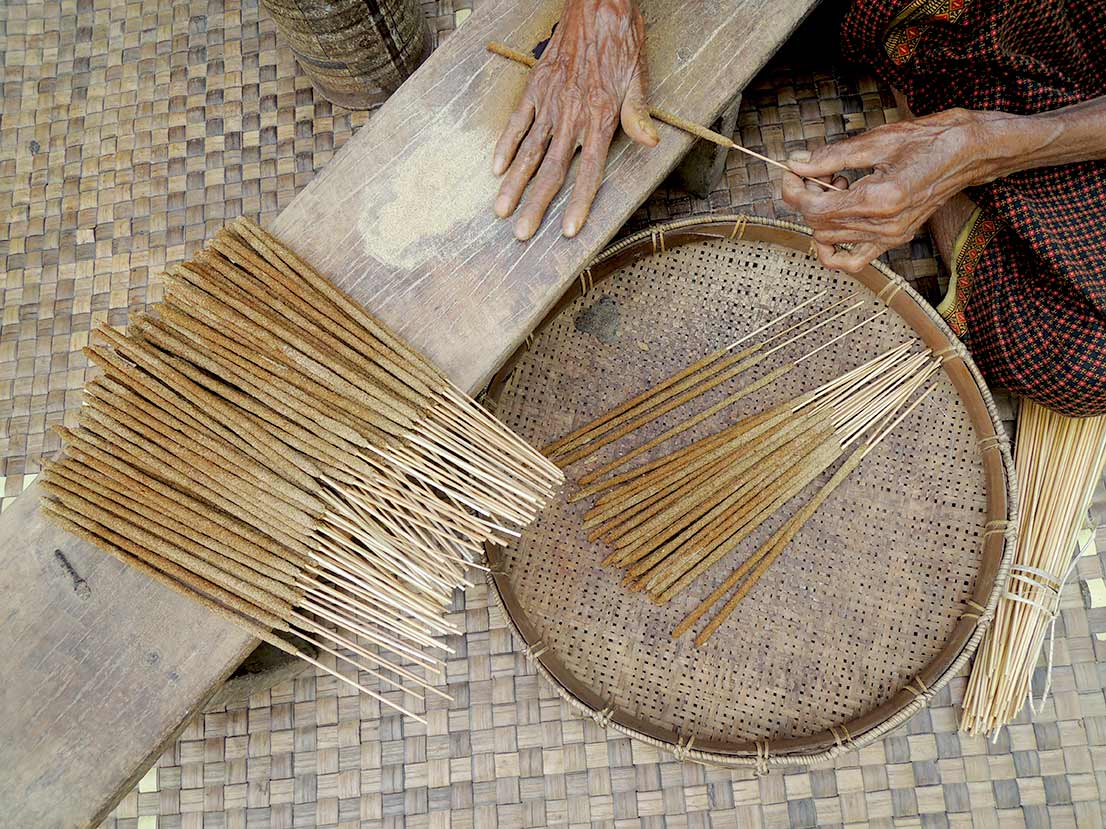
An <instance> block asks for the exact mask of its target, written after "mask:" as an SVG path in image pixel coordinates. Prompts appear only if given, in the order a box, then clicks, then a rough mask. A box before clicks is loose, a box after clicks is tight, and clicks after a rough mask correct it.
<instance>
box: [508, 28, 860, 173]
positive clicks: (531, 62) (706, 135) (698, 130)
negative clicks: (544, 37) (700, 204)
mask: <svg viewBox="0 0 1106 829" xmlns="http://www.w3.org/2000/svg"><path fill="white" fill-rule="evenodd" d="M487 49H488V51H489V52H491V53H492V54H495V55H499V56H500V57H502V58H507V59H508V60H513V61H514V62H515V63H520V64H522V65H523V66H528V67H530V68H531V69H532V68H533V67H534V66H535V65H536V64H537V62H538V60H537V58H535V57H532V56H530V55H527V54H524V53H523V52H519V51H516V50H515V49H512V48H510V47H509V46H504V45H503V44H502V43H496V42H495V41H492V42H490V43H489V44H488V46H487ZM649 114H650V115H651V116H653V117H654V118H656V119H657V120H658V121H663V122H664V123H666V124H668V125H669V126H671V127H675V128H676V129H678V130H683V131H684V132H687V133H690V134H691V135H694V136H696V137H697V138H702V139H704V140H705V141H710V142H711V143H713V144H718V145H719V146H722V147H727V148H729V149H731V150H737V151H738V152H742V153H745V155H748V156H752V157H753V158H757V159H760V160H761V161H763V162H765V163H766V164H771V165H772V166H773V167H779V168H780V169H781V170H786V171H787V172H789V173H791V174H793V175H797V176H799V174H798V173H796V172H795V171H794V170H792V169H791V168H790V167H788V166H787V165H786V164H784V163H783V162H782V161H776V160H775V159H774V158H769V157H768V156H766V155H761V154H760V153H758V152H755V151H753V150H750V149H748V148H747V147H742V146H741V145H740V144H738V143H736V142H734V141H733V139H730V138H727V137H726V136H724V135H722V134H721V133H717V132H715V131H714V130H712V129H708V128H706V127H704V126H702V125H700V124H696V123H695V122H693V121H688V120H686V119H684V118H681V117H680V116H679V115H674V114H673V113H671V112H668V111H666V110H663V109H660V108H658V107H649ZM799 178H801V179H804V180H806V181H813V182H814V183H815V184H817V185H819V186H820V187H824V188H826V189H827V190H838V191H840V190H841V188H840V187H836V186H835V185H833V184H829V183H827V182H824V181H821V180H820V179H816V178H809V177H807V176H799Z"/></svg>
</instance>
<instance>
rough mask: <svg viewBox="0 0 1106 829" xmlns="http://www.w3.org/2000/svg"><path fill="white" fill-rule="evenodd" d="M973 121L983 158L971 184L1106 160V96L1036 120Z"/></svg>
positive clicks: (988, 116)
mask: <svg viewBox="0 0 1106 829" xmlns="http://www.w3.org/2000/svg"><path fill="white" fill-rule="evenodd" d="M977 115H978V116H979V119H980V120H979V125H978V127H979V129H978V132H979V136H978V139H977V146H978V147H979V152H980V156H981V158H980V164H979V165H978V176H977V177H976V178H975V180H973V181H972V182H971V183H972V184H984V183H986V182H989V181H994V180H995V179H996V178H1001V177H1002V176H1008V175H1010V174H1011V173H1018V172H1021V171H1023V170H1032V169H1035V168H1037V167H1051V166H1054V165H1057V164H1073V163H1075V162H1079V161H1097V160H1099V159H1106V96H1102V97H1099V98H1092V99H1091V100H1089V101H1084V102H1082V103H1078V104H1072V105H1071V106H1067V107H1063V108H1061V109H1055V110H1051V111H1049V112H1041V113H1038V114H1036V115H1012V114H1010V113H1005V112H987V113H983V112H979V113H977Z"/></svg>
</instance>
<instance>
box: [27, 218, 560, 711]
mask: <svg viewBox="0 0 1106 829" xmlns="http://www.w3.org/2000/svg"><path fill="white" fill-rule="evenodd" d="M166 280H167V293H166V298H165V301H164V302H163V303H161V304H160V305H159V306H156V307H155V309H154V313H152V314H150V315H144V316H140V317H138V318H137V319H136V320H133V321H132V323H131V325H130V327H129V329H128V331H127V334H126V335H125V336H124V335H122V334H119V333H117V332H115V331H113V330H111V329H108V328H102V329H100V330H99V334H100V335H101V336H102V337H103V338H104V339H105V340H106V341H107V343H108V345H109V346H110V347H100V348H89V349H86V353H87V354H88V356H89V357H90V358H91V359H92V360H93V361H94V362H95V363H96V364H97V365H98V366H100V367H101V368H102V369H103V373H102V375H101V376H100V377H98V378H97V379H95V380H93V381H92V382H91V383H90V384H89V385H88V387H87V388H86V399H85V405H84V406H83V407H82V408H81V412H80V427H79V428H78V429H76V430H73V431H71V430H68V429H59V430H58V431H59V432H60V433H61V435H62V438H63V440H64V443H65V455H64V457H63V458H62V459H60V460H58V461H57V462H55V463H52V464H50V466H49V467H48V468H47V470H46V472H45V474H44V476H43V480H44V487H45V489H46V492H47V500H46V502H45V504H44V508H45V510H46V511H47V512H48V513H49V514H50V515H51V516H52V517H53V518H54V519H55V520H56V521H58V522H59V523H60V524H61V525H62V526H63V527H65V528H66V529H68V530H70V531H72V532H73V533H75V534H76V535H78V536H80V537H82V538H85V539H87V540H88V541H90V542H92V543H93V544H95V545H97V546H99V547H101V548H102V549H104V550H106V551H107V552H109V553H111V554H112V555H114V556H116V557H117V558H119V559H121V560H122V561H124V562H126V563H127V564H130V565H132V566H134V567H136V568H138V569H140V570H142V571H143V572H145V573H147V574H148V575H150V576H151V577H153V578H154V579H156V580H158V581H160V582H161V583H163V584H165V585H167V586H169V587H171V588H172V589H174V590H177V591H179V592H181V593H184V594H186V595H188V596H190V597H191V598H193V599H195V600H196V601H198V602H200V603H201V604H203V605H204V606H205V607H207V608H209V609H211V610H212V611H213V612H215V613H218V614H219V615H221V616H223V617H225V618H227V619H230V620H231V621H233V622H234V623H236V624H238V625H240V626H242V627H243V628H245V629H246V630H248V631H249V632H250V633H252V634H253V635H255V636H256V637H258V638H259V639H261V640H263V641H265V642H268V643H270V644H272V645H274V646H275V647H278V648H280V649H281V650H283V651H286V652H288V653H290V654H294V655H296V656H298V657H300V658H302V659H304V660H306V661H307V662H310V663H311V664H312V665H315V666H316V667H318V668H320V669H322V670H324V671H326V672H327V673H330V674H332V675H334V676H335V677H336V678H337V679H339V680H341V681H342V682H345V683H348V684H350V685H352V686H354V687H356V688H358V689H359V690H361V691H362V692H364V693H366V694H368V695H369V696H371V697H373V698H374V699H377V700H379V701H380V702H381V703H383V704H385V705H387V706H389V707H391V708H393V709H395V710H397V711H400V712H402V713H404V714H407V715H409V716H411V717H414V718H415V719H418V720H422V718H421V717H420V716H418V714H417V713H416V712H414V711H412V710H410V708H409V707H407V706H406V705H401V704H399V703H397V702H395V701H393V700H391V699H388V698H386V697H384V696H382V695H381V694H380V693H377V692H374V691H373V690H371V689H369V688H366V687H364V686H363V685H361V683H360V677H359V676H357V675H356V674H355V677H356V678H350V677H348V676H347V675H346V674H345V673H342V672H340V671H339V670H337V664H336V663H335V666H334V667H331V666H330V665H325V664H323V663H322V662H320V661H318V660H317V659H315V658H314V657H313V656H312V655H311V654H309V653H306V652H305V651H304V650H303V649H302V648H303V645H302V642H307V643H309V644H310V645H312V646H313V647H314V648H317V649H318V651H320V652H322V653H325V654H330V655H331V656H333V657H334V659H335V660H339V661H341V662H343V663H346V664H348V665H349V666H351V667H352V668H354V669H356V671H363V672H365V673H366V674H368V675H370V676H372V677H375V678H376V679H377V680H379V682H380V684H381V686H382V687H384V686H386V687H387V688H394V689H398V690H400V691H402V695H399V696H400V697H401V698H402V696H403V695H406V696H409V697H411V698H412V699H415V700H419V701H421V700H423V699H424V696H425V693H427V692H429V693H432V694H436V695H438V696H441V697H445V698H447V699H448V695H446V694H445V693H444V692H442V691H441V690H439V689H438V688H437V687H435V685H434V683H433V675H434V674H441V672H442V667H443V664H444V663H443V661H442V659H441V658H440V656H439V654H438V653H435V652H434V650H436V651H439V652H447V653H448V652H450V651H451V649H450V648H449V647H447V646H446V645H445V644H443V643H442V642H441V641H440V640H439V637H440V636H442V635H445V634H450V633H458V632H459V631H458V630H457V628H456V627H455V626H454V625H452V624H451V623H450V622H449V621H448V620H447V619H446V618H445V617H446V612H447V609H448V606H449V603H450V601H451V599H452V594H453V591H454V590H455V589H456V588H458V587H464V586H466V585H468V582H467V581H466V570H467V568H469V567H481V566H482V565H481V564H480V563H479V562H480V561H481V559H482V556H483V545H484V544H485V543H493V544H505V543H507V542H508V541H509V540H510V539H512V538H514V537H517V536H518V534H519V532H518V530H519V528H521V527H523V526H525V525H526V524H528V523H529V522H530V521H532V520H533V518H534V517H535V516H536V514H537V512H538V511H539V510H540V509H541V507H542V505H543V504H544V503H546V502H547V501H548V499H549V498H551V497H552V496H553V494H554V492H555V490H556V488H557V487H558V485H559V484H560V483H561V482H562V480H563V475H562V473H561V471H560V470H559V469H557V468H556V467H555V466H554V465H553V464H551V463H550V462H549V461H547V460H546V459H545V458H543V457H542V456H541V455H540V454H538V453H537V452H536V451H534V450H533V449H531V448H530V447H528V446H527V445H526V444H525V443H524V442H523V441H522V440H521V439H520V438H518V437H517V436H515V435H514V434H513V433H511V432H510V431H509V430H507V429H506V428H505V427H503V426H502V425H501V424H500V423H498V422H497V421H496V420H495V419H493V418H492V417H491V416H490V415H488V414H487V412H486V411H485V410H484V409H482V408H481V407H480V406H478V405H477V404H476V403H475V402H474V401H473V400H472V399H471V398H469V397H468V396H467V395H466V394H464V393H463V392H461V391H460V390H458V389H457V388H456V387H455V386H454V385H453V384H452V383H450V381H449V380H448V379H447V378H446V377H445V376H444V375H443V374H442V373H441V372H439V371H438V370H437V369H436V368H435V367H434V366H432V365H431V364H430V363H429V362H428V361H427V360H426V359H425V358H423V357H422V356H421V355H419V354H418V353H416V352H415V351H414V350H413V349H411V348H410V347H409V346H408V345H406V344H405V343H404V342H403V341H402V340H401V339H400V338H399V337H398V336H396V335H395V334H394V333H392V332H391V331H390V330H389V329H388V328H386V327H385V326H384V325H383V324H382V323H381V322H380V321H379V320H377V319H376V318H374V317H373V316H371V315H370V314H368V313H367V312H366V311H365V310H364V309H363V308H361V307H360V306H359V305H358V304H357V303H355V302H353V301H352V300H351V299H350V298H349V297H347V296H346V295H344V294H343V293H341V292H340V291H339V290H337V289H336V288H335V287H334V286H333V285H331V284H330V283H329V282H327V281H326V279H325V278H323V277H322V276H321V275H320V274H319V273H318V272H316V271H315V270H314V269H312V268H311V267H310V266H309V265H308V264H307V263H306V262H304V261H303V260H302V259H300V258H299V257H298V256H297V255H296V254H295V253H293V252H292V251H291V250H289V249H288V248H287V247H286V246H284V245H283V244H281V243H280V242H279V241H278V240H277V239H275V238H273V237H272V236H270V235H269V234H268V233H266V232H265V231H263V230H262V229H261V228H260V227H258V226H257V225H255V224H253V223H252V222H249V221H246V220H244V219H239V220H237V221H235V222H234V223H233V224H232V225H230V226H228V227H227V228H224V229H223V230H222V231H220V232H219V233H218V234H216V236H215V238H214V239H213V240H212V241H211V242H210V243H209V245H208V247H207V248H206V249H205V250H204V251H202V252H200V253H199V254H197V255H196V256H195V257H194V258H193V259H192V260H191V261H189V262H187V263H185V264H183V265H181V266H179V267H176V268H174V269H173V271H172V272H171V273H170V274H166ZM297 640H302V642H300V641H297ZM389 656H391V658H389ZM401 663H403V664H401ZM411 707H415V706H411Z"/></svg>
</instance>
